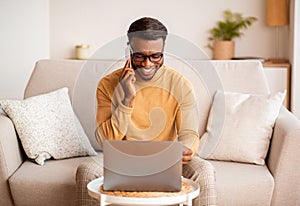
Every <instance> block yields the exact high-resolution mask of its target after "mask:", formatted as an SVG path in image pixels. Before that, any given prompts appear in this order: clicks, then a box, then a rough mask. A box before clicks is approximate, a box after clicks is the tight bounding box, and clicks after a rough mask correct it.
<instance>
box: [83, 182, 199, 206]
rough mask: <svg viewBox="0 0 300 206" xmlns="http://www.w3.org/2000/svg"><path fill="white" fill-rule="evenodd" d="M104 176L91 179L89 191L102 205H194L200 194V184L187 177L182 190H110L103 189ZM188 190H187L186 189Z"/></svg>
mask: <svg viewBox="0 0 300 206" xmlns="http://www.w3.org/2000/svg"><path fill="white" fill-rule="evenodd" d="M102 184H103V177H99V178H97V179H95V180H93V181H91V182H90V183H89V184H88V185H87V188H88V193H89V195H90V196H91V197H93V198H96V199H98V200H99V201H100V206H105V205H110V204H118V205H128V206H129V205H131V206H133V205H135V206H136V205H151V206H158V205H174V204H179V205H180V206H182V205H188V206H192V201H193V199H194V198H196V197H197V196H198V195H199V192H200V189H199V186H198V185H197V184H196V183H195V182H193V181H191V180H189V179H186V178H182V184H183V187H182V190H181V191H180V192H175V193H174V192H109V191H103V190H102ZM185 190H186V191H185Z"/></svg>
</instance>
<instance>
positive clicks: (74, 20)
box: [50, 0, 288, 58]
mask: <svg viewBox="0 0 300 206" xmlns="http://www.w3.org/2000/svg"><path fill="white" fill-rule="evenodd" d="M83 2H84V3H83ZM228 8H230V9H231V10H232V11H234V12H241V13H243V14H244V15H245V16H250V15H251V16H256V17H257V18H258V19H259V21H258V22H256V23H255V24H254V25H253V26H252V27H251V28H250V29H249V30H246V31H245V35H244V36H243V37H242V38H240V39H237V40H236V56H260V57H274V55H275V52H274V47H275V44H274V41H275V28H272V27H267V26H265V25H266V24H265V1H263V0H243V2H242V3H241V2H239V1H236V0H225V1H220V0H211V1H205V0H189V1H173V0H165V1H161V0H152V1H150V2H141V1H139V0H130V1H117V0H111V1H104V0H86V1H82V0H51V1H50V56H51V58H72V57H74V51H73V50H74V49H73V48H74V46H75V45H77V44H82V43H85V44H90V45H91V51H92V52H93V51H95V50H96V49H97V48H99V47H101V46H103V45H104V44H106V43H108V42H109V41H111V40H113V39H115V38H117V37H120V36H122V35H124V34H126V31H127V29H128V26H129V25H130V23H131V22H132V21H133V20H135V19H137V18H139V17H142V16H152V17H155V18H158V19H159V20H161V21H162V22H163V23H164V24H165V25H166V26H167V27H168V29H169V31H170V33H173V34H176V35H179V36H181V37H183V38H186V39H188V40H189V41H191V42H193V43H194V44H196V45H197V46H198V47H201V48H203V49H204V50H205V52H206V53H208V55H211V51H210V50H209V49H208V48H206V47H205V46H206V45H207V43H208V42H207V37H208V30H209V29H210V28H211V27H213V26H214V24H215V22H216V21H217V20H220V19H221V15H222V11H223V10H225V9H228ZM280 37H281V39H282V41H281V42H280V43H281V47H280V48H281V53H280V56H283V57H287V56H288V43H287V38H288V28H287V27H283V28H281V29H280ZM284 39H285V41H284ZM92 52H91V53H92Z"/></svg>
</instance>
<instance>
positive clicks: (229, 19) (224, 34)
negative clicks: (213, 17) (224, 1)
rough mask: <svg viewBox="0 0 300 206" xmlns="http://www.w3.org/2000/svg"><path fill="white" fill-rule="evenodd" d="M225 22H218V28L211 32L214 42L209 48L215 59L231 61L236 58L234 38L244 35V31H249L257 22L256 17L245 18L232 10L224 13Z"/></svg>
mask: <svg viewBox="0 0 300 206" xmlns="http://www.w3.org/2000/svg"><path fill="white" fill-rule="evenodd" d="M223 17H224V20H223V21H218V22H217V24H216V26H215V27H213V28H212V29H210V30H209V33H210V37H209V38H208V39H209V40H210V41H212V44H210V45H209V47H210V48H211V49H212V50H213V58H214V59H231V58H232V57H233V56H234V41H233V39H234V38H237V37H240V36H242V35H243V33H242V30H244V29H247V28H248V27H249V26H251V25H252V23H253V22H255V21H256V20H257V18H256V17H253V16H249V17H243V16H242V14H240V13H232V12H231V11H230V10H225V11H224V12H223Z"/></svg>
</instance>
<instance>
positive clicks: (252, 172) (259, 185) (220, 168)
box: [209, 160, 274, 206]
mask: <svg viewBox="0 0 300 206" xmlns="http://www.w3.org/2000/svg"><path fill="white" fill-rule="evenodd" d="M209 162H211V163H212V165H213V166H214V167H215V170H216V190H217V194H218V197H217V198H218V205H230V206H240V205H243V206H252V205H270V204H271V199H272V194H273V189H274V179H273V177H272V175H271V173H270V172H269V170H268V168H267V167H266V166H265V165H252V164H245V163H236V162H223V161H213V160H210V161H209Z"/></svg>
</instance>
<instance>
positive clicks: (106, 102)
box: [95, 78, 133, 147]
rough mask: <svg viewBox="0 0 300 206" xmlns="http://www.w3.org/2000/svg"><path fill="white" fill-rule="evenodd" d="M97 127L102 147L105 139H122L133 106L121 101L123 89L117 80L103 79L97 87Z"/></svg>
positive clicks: (97, 135) (97, 134)
mask: <svg viewBox="0 0 300 206" xmlns="http://www.w3.org/2000/svg"><path fill="white" fill-rule="evenodd" d="M96 96H97V128H96V131H95V136H96V139H97V141H98V143H99V144H100V146H101V147H102V141H103V140H104V139H110V140H111V139H114V140H122V139H123V138H124V137H125V134H126V132H127V127H128V122H129V121H130V118H131V113H132V110H133V108H130V107H126V106H125V105H123V104H122V103H121V98H122V90H121V87H120V85H119V84H118V82H117V81H113V80H112V79H111V78H110V79H107V78H104V79H102V80H101V81H100V82H99V84H98V87H97V94H96Z"/></svg>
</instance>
